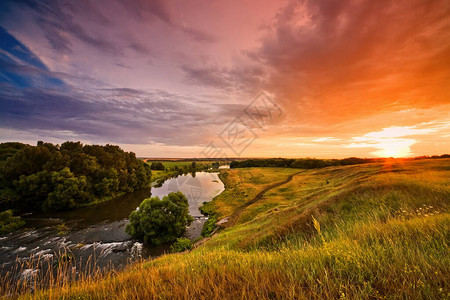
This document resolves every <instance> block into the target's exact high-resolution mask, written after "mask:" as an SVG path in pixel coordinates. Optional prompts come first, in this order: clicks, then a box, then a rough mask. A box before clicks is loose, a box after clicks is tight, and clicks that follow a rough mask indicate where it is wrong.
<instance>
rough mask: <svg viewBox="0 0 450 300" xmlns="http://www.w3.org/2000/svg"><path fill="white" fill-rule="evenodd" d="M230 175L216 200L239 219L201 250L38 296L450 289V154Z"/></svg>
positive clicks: (313, 294) (427, 292)
mask: <svg viewBox="0 0 450 300" xmlns="http://www.w3.org/2000/svg"><path fill="white" fill-rule="evenodd" d="M293 174H296V175H293ZM290 175H293V176H292V180H290V181H288V182H286V183H284V184H280V185H278V186H276V183H277V182H284V181H287V180H288V179H290V178H289V176H290ZM221 177H222V179H223V180H224V182H225V185H226V188H227V189H226V191H225V192H224V193H222V194H221V195H220V196H218V197H217V198H215V199H214V200H213V202H211V203H210V204H208V206H207V207H206V208H207V210H208V211H209V212H215V213H216V214H217V215H218V216H219V218H223V217H229V222H228V225H227V224H225V228H224V229H222V230H220V231H219V232H218V233H217V234H215V235H214V236H213V237H212V238H211V239H210V240H208V241H206V242H205V243H203V244H202V245H201V246H200V247H198V248H197V249H195V250H193V251H191V252H189V253H184V254H171V255H166V256H163V257H160V258H158V259H155V260H153V261H148V262H143V263H140V264H137V265H135V266H131V267H129V268H128V269H127V270H126V271H124V272H121V273H119V274H110V275H108V276H105V277H103V278H96V279H91V280H85V281H79V282H77V283H75V284H71V285H70V284H66V285H64V286H63V287H60V288H53V289H51V290H45V291H38V292H37V293H36V294H34V295H33V296H32V297H36V298H70V299H83V298H114V299H116V298H120V299H133V298H163V299H165V298H190V299H202V298H203V299H214V298H216V299H223V298H226V299H238V298H244V299H246V298H259V299H278V298H280V299H296V298H306V299H310V298H313V299H324V298H342V299H344V298H348V299H355V298H373V299H382V298H408V299H445V298H449V297H450V285H449V282H450V267H449V266H450V255H449V251H448V244H449V242H450V216H449V213H448V206H449V203H450V201H449V200H450V159H436V160H417V161H408V162H404V163H401V162H396V161H391V162H386V163H374V164H366V165H356V166H339V167H328V168H323V169H315V170H298V169H276V168H248V169H232V170H222V174H221ZM273 186H276V187H273ZM270 187H273V188H271V189H270ZM29 297H31V296H29Z"/></svg>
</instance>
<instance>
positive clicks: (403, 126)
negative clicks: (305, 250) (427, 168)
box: [0, 0, 450, 158]
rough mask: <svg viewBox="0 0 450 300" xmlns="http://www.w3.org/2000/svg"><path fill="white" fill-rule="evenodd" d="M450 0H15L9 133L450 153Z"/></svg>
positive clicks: (5, 103)
mask: <svg viewBox="0 0 450 300" xmlns="http://www.w3.org/2000/svg"><path fill="white" fill-rule="evenodd" d="M449 16H450V1H448V0H434V1H425V0H398V1H385V0H377V1H372V0H335V1H333V0H311V1H308V0H305V1H292V0H284V1H275V0H273V1H269V0H258V1H256V0H252V1H250V0H241V1H219V0H217V1H210V0H190V1H186V0H108V1H106V0H103V1H102V0H95V1H94V0H91V1H89V0H80V1H63V0H41V1H35V0H2V1H1V2H0V142H9V141H20V142H24V143H29V144H35V143H36V142H37V141H39V140H43V141H46V142H52V143H59V144H60V143H62V142H64V141H67V140H72V141H82V142H83V143H87V144H106V143H110V144H117V145H120V146H121V147H122V148H123V149H124V150H126V151H133V152H135V153H136V155H137V156H140V157H198V158H203V157H212V158H215V157H237V156H240V157H317V158H343V157H350V156H358V157H391V156H393V157H408V156H419V155H434V154H444V153H450V88H449V87H450V17H449Z"/></svg>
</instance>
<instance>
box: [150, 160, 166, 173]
mask: <svg viewBox="0 0 450 300" xmlns="http://www.w3.org/2000/svg"><path fill="white" fill-rule="evenodd" d="M150 169H152V170H160V171H164V170H165V169H166V167H164V165H163V164H162V163H161V162H159V161H154V162H152V164H151V165H150Z"/></svg>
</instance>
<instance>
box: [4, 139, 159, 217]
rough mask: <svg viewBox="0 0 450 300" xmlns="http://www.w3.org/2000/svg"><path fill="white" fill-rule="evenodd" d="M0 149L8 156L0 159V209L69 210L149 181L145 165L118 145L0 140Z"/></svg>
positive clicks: (118, 193)
mask: <svg viewBox="0 0 450 300" xmlns="http://www.w3.org/2000/svg"><path fill="white" fill-rule="evenodd" d="M0 149H2V151H3V153H9V154H11V155H9V157H8V158H7V159H6V160H4V161H0V205H1V207H2V208H14V209H20V210H32V209H46V210H63V209H70V208H73V207H76V206H80V205H87V204H89V203H93V202H95V201H99V200H104V199H107V198H110V197H114V196H117V195H120V194H124V193H128V192H132V191H134V190H138V189H141V188H144V187H146V186H148V185H149V184H150V179H151V178H150V177H151V171H150V167H149V166H148V165H147V164H145V163H144V162H142V161H141V160H138V159H136V156H135V154H134V153H132V152H124V151H123V150H122V149H120V148H119V147H118V146H113V145H106V146H99V145H83V144H82V143H80V142H65V143H63V144H62V145H61V146H59V145H53V144H50V143H43V142H38V144H37V146H29V145H24V144H19V143H7V144H6V145H5V144H1V145H0ZM11 149H12V150H11ZM15 149H19V150H17V151H15Z"/></svg>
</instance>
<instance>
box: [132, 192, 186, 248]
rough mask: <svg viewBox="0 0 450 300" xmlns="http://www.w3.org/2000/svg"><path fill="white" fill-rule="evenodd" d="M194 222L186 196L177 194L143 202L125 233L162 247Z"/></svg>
mask: <svg viewBox="0 0 450 300" xmlns="http://www.w3.org/2000/svg"><path fill="white" fill-rule="evenodd" d="M192 221H193V219H192V217H191V216H190V215H189V203H188V200H187V198H186V196H184V195H183V194H182V193H181V192H176V193H170V194H169V195H167V196H165V197H163V198H162V199H161V200H160V199H159V198H158V197H151V198H148V199H145V200H144V201H142V203H141V204H140V205H139V208H138V209H137V210H135V211H133V212H132V213H131V214H130V224H128V225H127V227H126V229H125V231H126V232H127V233H128V234H130V235H131V236H133V237H134V238H137V239H139V240H141V241H144V243H146V244H153V245H160V244H164V243H169V242H173V241H175V240H176V239H177V238H178V237H180V236H181V235H182V234H183V233H184V232H185V231H186V226H188V225H189V224H191V223H192Z"/></svg>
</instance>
